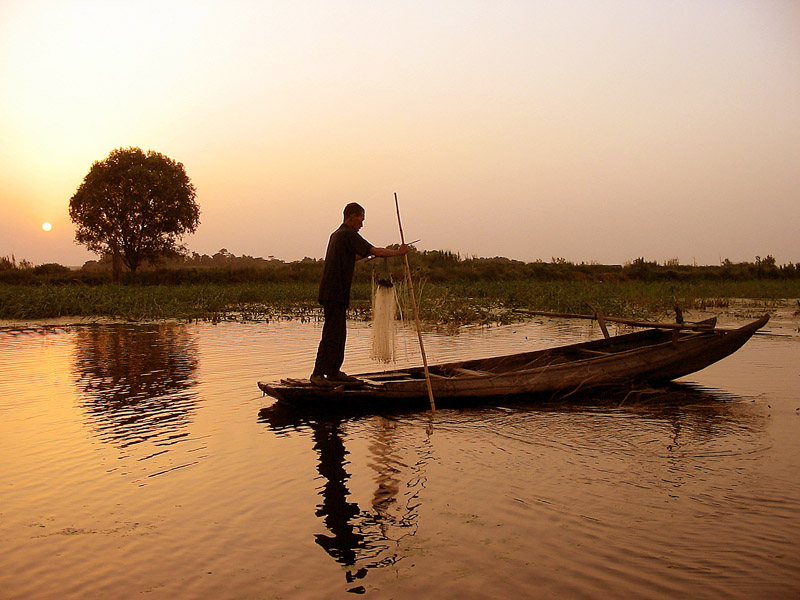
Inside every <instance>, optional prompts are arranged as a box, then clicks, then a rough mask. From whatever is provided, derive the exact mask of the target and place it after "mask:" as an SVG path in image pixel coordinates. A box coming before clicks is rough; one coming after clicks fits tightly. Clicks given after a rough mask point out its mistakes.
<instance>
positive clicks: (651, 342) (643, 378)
mask: <svg viewBox="0 0 800 600" xmlns="http://www.w3.org/2000/svg"><path fill="white" fill-rule="evenodd" d="M768 320H769V317H768V316H767V315H765V316H764V317H762V318H760V319H758V320H756V321H753V322H752V323H748V324H747V325H744V326H743V327H740V328H738V329H713V328H711V329H708V330H705V331H685V332H684V331H681V332H678V331H674V330H672V331H671V330H666V331H664V330H659V329H648V330H645V331H639V332H636V333H630V334H626V335H621V336H615V337H611V338H609V339H600V340H594V341H591V342H584V343H580V344H572V345H569V346H561V347H557V348H551V349H547V350H541V351H535V352H528V353H521V354H513V355H508V356H500V357H493V358H487V359H477V360H469V361H463V362H458V363H445V364H441V365H432V366H431V367H430V368H429V372H430V377H431V388H432V390H433V395H434V397H435V399H436V403H437V405H438V406H448V405H461V404H468V403H474V402H476V401H481V400H482V399H486V398H490V397H497V396H515V395H535V394H550V395H552V394H554V393H561V394H572V393H575V392H578V391H583V390H590V389H593V388H598V387H610V386H611V387H613V386H625V385H632V384H633V385H635V384H642V383H649V384H654V383H662V382H667V381H670V380H673V379H676V378H679V377H684V376H686V375H689V374H691V373H694V372H696V371H699V370H701V369H704V368H706V367H707V366H709V365H711V364H713V363H715V362H717V361H719V360H722V359H723V358H725V357H727V356H729V355H730V354H732V353H733V352H735V351H736V350H738V349H739V348H741V347H742V346H743V345H744V344H745V343H746V342H747V341H748V340H749V339H750V338H751V337H752V336H753V334H754V333H755V332H756V331H757V330H758V329H760V328H761V327H763V326H764V325H765V324H766V323H767V321H768ZM357 377H359V379H361V380H362V381H363V383H362V384H358V385H351V384H343V385H340V386H336V387H331V388H321V387H317V386H314V385H312V384H311V383H310V382H309V381H308V380H297V379H295V380H283V381H281V382H280V383H263V382H259V384H258V386H259V388H260V389H261V390H262V391H263V392H264V393H265V394H268V395H270V396H273V397H274V398H276V399H277V400H279V401H280V402H283V403H287V404H291V405H293V406H298V407H314V406H336V405H337V404H341V405H346V404H367V405H370V404H372V405H376V406H377V405H379V404H378V403H380V402H381V401H384V402H385V403H386V404H387V405H389V404H391V405H398V404H400V403H413V402H414V401H417V403H420V404H421V402H422V401H424V402H427V398H428V391H427V384H426V381H425V374H424V371H423V369H422V368H421V367H420V368H413V369H405V370H398V371H388V372H375V373H363V374H359V375H357Z"/></svg>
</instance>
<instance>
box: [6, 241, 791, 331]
mask: <svg viewBox="0 0 800 600" xmlns="http://www.w3.org/2000/svg"><path fill="white" fill-rule="evenodd" d="M410 263H411V265H412V270H413V276H414V279H415V288H416V291H417V294H418V296H419V297H420V298H419V305H420V310H421V313H422V314H421V316H422V318H423V319H424V320H425V321H427V322H428V323H436V324H462V323H486V322H508V321H510V320H514V319H517V318H519V315H518V314H517V313H514V310H515V309H528V310H547V311H558V312H574V313H586V312H588V309H587V306H586V305H587V303H591V304H595V305H597V306H599V307H602V309H603V310H604V312H605V313H606V314H608V315H615V316H620V317H634V318H656V317H663V316H666V315H671V314H673V310H674V306H676V305H677V306H679V307H681V308H682V309H683V310H685V311H686V310H688V311H692V310H701V309H704V308H709V307H725V306H728V305H729V304H730V303H731V302H733V301H734V299H738V298H748V299H750V300H751V302H755V303H760V304H761V305H762V306H764V307H767V308H768V307H769V306H770V305H771V304H775V303H778V302H780V301H782V300H784V299H795V298H800V263H797V264H785V265H778V264H776V261H775V260H774V259H773V258H772V257H771V256H767V257H766V258H763V259H762V258H760V257H756V260H755V261H754V262H752V263H733V262H731V261H727V260H726V261H723V262H722V263H721V264H720V265H717V266H694V265H680V264H678V261H677V260H675V261H667V262H666V263H664V264H658V263H656V262H651V261H647V260H645V259H644V258H639V259H636V260H633V261H631V262H630V263H626V264H625V265H600V264H594V263H581V264H575V263H571V262H568V261H565V260H563V259H556V258H554V259H552V260H551V261H550V262H544V261H536V262H529V263H526V262H521V261H514V260H509V259H505V258H474V257H473V258H464V257H461V256H459V255H457V254H453V253H450V252H443V251H425V252H418V251H416V250H414V251H413V252H412V254H411V255H410ZM322 265H323V261H321V260H315V259H311V258H306V259H304V260H301V261H295V262H290V263H286V262H283V261H280V260H277V259H274V258H271V257H270V258H268V259H262V258H253V257H247V256H244V257H236V256H234V255H232V254H230V253H228V252H227V251H225V250H221V251H220V252H218V253H217V254H215V255H213V256H207V255H197V254H193V255H191V256H179V255H175V256H173V257H172V259H171V260H170V261H168V262H165V263H164V264H161V265H159V266H152V265H148V266H144V267H142V268H140V269H139V272H137V273H136V275H135V276H133V275H131V274H130V273H129V274H127V277H124V278H123V282H122V283H113V282H112V277H111V265H110V260H105V261H103V260H101V261H99V262H95V261H90V262H89V263H87V264H86V265H84V266H83V267H82V268H81V269H69V268H67V267H64V266H62V265H58V264H45V265H38V266H34V265H32V264H30V263H29V262H27V261H20V262H19V263H17V261H16V259H15V258H14V257H5V258H0V319H2V320H28V321H29V320H37V319H47V318H58V317H78V318H93V317H103V318H110V319H119V320H132V321H138V320H151V319H182V320H189V319H208V320H224V319H233V318H236V319H257V320H265V319H276V318H301V319H306V318H308V319H315V318H319V310H318V308H319V307H318V305H317V303H316V293H317V282H318V281H319V277H320V274H321V272H322ZM387 271H388V273H389V274H390V276H391V278H392V279H393V280H394V281H395V282H397V284H398V290H399V294H398V295H399V298H400V300H401V309H402V310H404V311H405V312H406V313H407V314H408V311H409V310H410V309H409V308H408V306H409V304H410V302H409V298H408V296H407V291H406V290H405V286H404V285H403V281H404V274H403V263H402V261H400V260H390V261H389V262H388V263H386V264H384V261H383V260H375V261H371V262H362V263H359V265H358V266H357V268H356V275H355V279H354V284H353V301H352V309H353V316H355V317H356V318H369V313H370V297H371V296H370V294H371V280H372V278H373V277H374V276H385V275H386V272H387Z"/></svg>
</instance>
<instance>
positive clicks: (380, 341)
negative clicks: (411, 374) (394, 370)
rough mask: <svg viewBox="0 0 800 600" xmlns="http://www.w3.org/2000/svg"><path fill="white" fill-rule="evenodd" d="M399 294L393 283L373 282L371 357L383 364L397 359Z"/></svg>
mask: <svg viewBox="0 0 800 600" xmlns="http://www.w3.org/2000/svg"><path fill="white" fill-rule="evenodd" d="M396 313H397V293H396V292H395V288H394V286H393V285H392V284H391V282H387V281H375V280H373V281H372V349H371V351H370V357H371V358H372V359H373V360H376V361H378V362H382V363H390V362H394V360H395V358H396V346H397V329H396V322H395V315H396Z"/></svg>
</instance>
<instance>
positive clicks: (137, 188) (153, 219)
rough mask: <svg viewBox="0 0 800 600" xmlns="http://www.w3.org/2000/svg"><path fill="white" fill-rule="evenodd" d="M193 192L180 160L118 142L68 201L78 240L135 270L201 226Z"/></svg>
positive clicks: (171, 249)
mask: <svg viewBox="0 0 800 600" xmlns="http://www.w3.org/2000/svg"><path fill="white" fill-rule="evenodd" d="M195 196H196V192H195V188H194V186H193V185H192V182H191V180H190V179H189V177H188V175H186V170H185V169H184V167H183V165H182V164H181V163H179V162H176V161H174V160H172V159H171V158H169V157H167V156H164V155H163V154H160V153H158V152H154V151H153V150H148V151H147V153H146V154H145V153H144V152H143V151H142V150H141V148H118V149H116V150H113V151H112V152H111V153H110V154H109V155H108V158H106V159H105V160H102V161H97V162H95V163H94V164H93V165H92V168H91V169H90V170H89V173H88V174H87V175H86V177H84V179H83V183H81V185H80V187H78V191H77V192H76V193H75V195H74V196H72V198H71V199H70V201H69V216H70V218H71V219H72V221H73V222H74V223H75V224H76V225H77V230H76V232H75V240H76V241H77V242H79V243H81V244H85V245H86V246H87V248H88V249H89V250H90V251H92V252H96V253H98V254H103V255H108V254H110V255H112V256H113V257H114V258H115V260H116V259H117V258H119V259H120V260H121V261H122V262H123V263H124V264H125V265H126V266H127V267H128V268H129V269H130V270H131V271H132V272H136V269H137V268H138V267H139V265H141V264H142V262H143V261H151V262H155V261H157V260H158V259H159V258H160V257H161V256H162V255H164V254H165V253H167V252H170V251H174V250H176V249H177V244H178V241H179V240H180V239H181V238H182V237H183V236H184V235H185V234H187V233H193V232H194V231H195V230H196V229H197V226H198V225H199V224H200V208H199V207H198V205H197V203H196V202H195Z"/></svg>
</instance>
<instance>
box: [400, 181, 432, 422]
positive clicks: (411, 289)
mask: <svg viewBox="0 0 800 600" xmlns="http://www.w3.org/2000/svg"><path fill="white" fill-rule="evenodd" d="M394 207H395V209H396V210H397V226H398V227H399V228H400V243H402V244H405V243H406V241H405V236H404V235H403V223H402V221H401V220H400V203H399V202H398V201H397V192H395V193H394ZM403 258H404V259H405V261H406V279H407V280H408V291H409V292H410V293H411V306H412V307H413V308H414V320H415V321H416V323H417V338H418V339H419V350H420V352H421V353H422V368H423V369H424V371H425V383H426V385H427V386H428V400H430V401H431V412H436V402H435V401H434V399H433V388H432V387H431V374H430V373H429V372H428V357H427V356H426V355H425V345H424V344H423V343H422V326H421V325H420V321H419V310H417V297H416V296H415V294H414V282H413V281H412V280H411V267H410V266H409V264H408V254H404V255H403Z"/></svg>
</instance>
